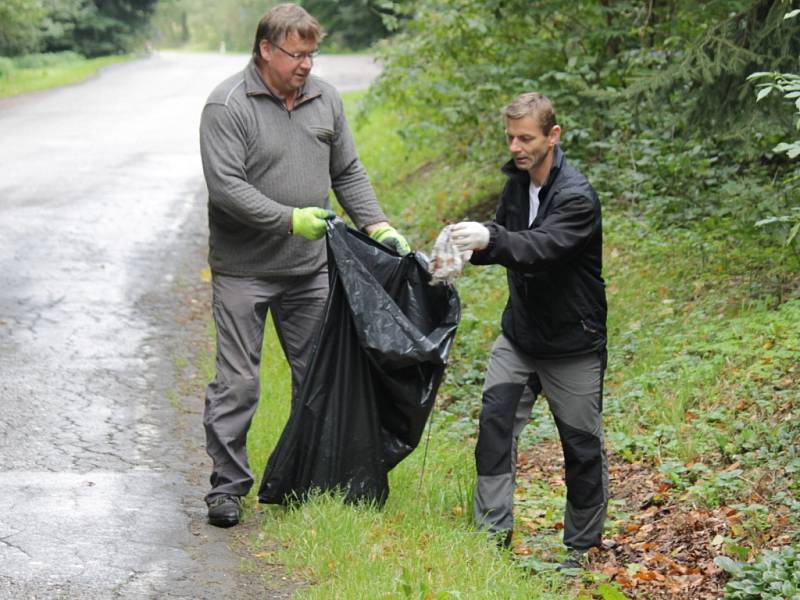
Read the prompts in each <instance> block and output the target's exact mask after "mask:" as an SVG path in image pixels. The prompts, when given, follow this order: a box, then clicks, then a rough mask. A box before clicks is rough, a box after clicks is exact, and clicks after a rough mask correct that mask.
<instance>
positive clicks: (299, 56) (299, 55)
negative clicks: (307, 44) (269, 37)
mask: <svg viewBox="0 0 800 600" xmlns="http://www.w3.org/2000/svg"><path fill="white" fill-rule="evenodd" d="M270 44H272V45H273V46H275V47H276V48H277V49H278V50H280V51H281V52H283V53H284V54H285V55H286V56H288V57H289V58H291V59H292V60H296V61H297V62H300V61H303V60H305V59H307V58H308V59H309V60H314V59H315V58H316V57H317V56H319V48H314V49H313V50H312V51H311V52H289V51H288V50H284V49H283V48H281V47H280V46H278V44H276V43H275V42H270Z"/></svg>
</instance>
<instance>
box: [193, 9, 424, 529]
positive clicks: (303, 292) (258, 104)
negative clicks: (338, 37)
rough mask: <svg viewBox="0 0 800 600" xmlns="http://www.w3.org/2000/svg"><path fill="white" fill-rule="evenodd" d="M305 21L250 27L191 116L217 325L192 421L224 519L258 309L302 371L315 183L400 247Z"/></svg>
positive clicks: (231, 501) (317, 256) (260, 320)
mask: <svg viewBox="0 0 800 600" xmlns="http://www.w3.org/2000/svg"><path fill="white" fill-rule="evenodd" d="M322 35H323V34H322V30H321V28H320V25H319V23H318V22H317V21H316V19H314V18H313V17H312V16H311V15H309V14H308V13H307V12H306V11H305V10H304V9H302V8H301V7H299V6H297V5H295V4H281V5H278V6H276V7H274V8H273V9H271V10H270V11H269V12H268V13H267V14H266V15H264V17H263V18H262V19H261V21H260V22H259V24H258V28H257V31H256V36H255V42H254V44H253V59H252V61H251V62H250V63H249V64H248V65H247V67H246V68H245V69H244V71H243V72H241V73H237V74H236V75H234V76H233V77H230V78H229V79H227V80H225V81H223V82H222V83H221V84H220V85H219V86H218V87H217V88H216V89H215V90H214V91H213V92H212V93H211V95H210V96H209V98H208V101H207V102H206V105H205V107H204V108H203V115H202V119H201V123H200V151H201V155H202V160H203V172H204V173H205V179H206V184H207V186H208V220H209V229H210V236H209V264H210V266H211V272H212V290H213V314H214V321H215V324H216V329H217V356H216V376H215V378H214V380H213V381H212V382H211V383H210V384H209V386H208V390H207V392H206V405H205V414H204V418H203V423H204V425H205V430H206V448H207V451H208V453H209V455H210V456H211V458H212V460H213V463H214V464H213V471H212V474H211V490H210V491H209V493H208V494H207V496H206V502H207V504H208V520H209V523H211V524H212V525H216V526H219V527H230V526H232V525H236V524H237V523H238V522H239V520H240V519H241V499H242V498H243V497H244V496H245V495H247V493H248V491H249V490H250V488H251V486H252V485H253V482H254V479H253V474H252V472H251V471H250V468H249V465H248V461H247V451H246V448H245V442H246V438H247V431H248V429H249V427H250V422H251V420H252V418H253V413H254V412H255V409H256V405H257V403H258V399H259V393H260V392H259V365H260V362H261V346H262V339H263V335H264V323H265V320H266V316H267V312H268V311H271V312H272V320H273V322H274V324H275V329H276V331H277V333H278V337H279V339H280V341H281V345H282V347H283V350H284V353H285V355H286V358H287V360H288V361H289V364H290V366H291V369H292V395H293V397H295V396H296V395H297V392H298V388H299V382H300V381H302V378H303V376H304V374H305V371H306V368H307V367H308V364H309V360H310V355H311V350H312V343H313V334H314V332H315V331H316V329H317V326H318V325H319V323H320V320H321V319H322V314H323V309H324V306H325V301H326V298H327V294H328V278H327V268H326V250H325V243H324V240H323V239H322V238H323V237H324V235H325V231H326V219H328V218H330V217H332V216H333V212H331V211H330V208H329V201H328V192H329V190H330V189H333V191H334V193H335V194H336V198H337V199H338V201H339V203H340V204H341V205H342V207H343V208H344V209H345V210H346V211H347V214H348V215H349V216H350V218H351V219H352V220H353V222H354V224H355V226H356V227H358V228H359V229H362V230H364V231H365V232H366V233H367V234H369V235H370V236H371V237H372V238H373V239H375V240H377V241H379V242H382V243H384V244H385V245H387V246H389V247H391V248H393V249H394V250H396V251H397V252H399V253H401V254H405V253H407V252H409V250H410V248H409V246H408V243H407V242H406V240H405V239H404V238H403V237H402V236H401V235H400V234H399V233H398V232H397V231H396V230H395V229H394V228H393V227H391V226H390V225H389V223H388V222H387V220H386V216H385V215H384V213H383V211H382V210H381V208H380V206H379V205H378V201H377V199H376V197H375V192H374V191H373V189H372V185H371V184H370V182H369V180H368V178H367V175H366V172H365V171H364V168H363V166H362V165H361V162H360V161H359V160H358V156H357V154H356V151H355V146H354V143H353V139H352V136H351V133H350V130H349V127H348V124H347V120H346V119H345V115H344V111H343V107H342V100H341V98H340V97H339V95H338V93H337V92H336V90H335V89H334V88H333V87H332V86H331V85H330V84H328V83H326V82H324V81H322V80H320V79H318V78H317V77H315V76H313V75H311V74H310V72H311V68H312V66H313V62H314V57H315V56H316V54H317V51H318V50H317V47H318V43H319V41H320V40H321V38H322Z"/></svg>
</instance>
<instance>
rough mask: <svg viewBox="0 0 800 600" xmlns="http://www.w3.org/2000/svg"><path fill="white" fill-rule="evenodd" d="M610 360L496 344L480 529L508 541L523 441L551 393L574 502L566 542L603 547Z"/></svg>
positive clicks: (481, 441)
mask: <svg viewBox="0 0 800 600" xmlns="http://www.w3.org/2000/svg"><path fill="white" fill-rule="evenodd" d="M604 371H605V357H604V356H601V355H599V354H597V353H591V354H583V355H580V356H572V357H567V358H557V359H538V358H532V357H530V356H528V355H526V354H524V353H523V352H521V351H520V350H519V349H518V348H516V347H515V346H514V345H513V344H512V343H511V342H510V341H509V340H508V339H507V338H506V337H505V336H503V335H501V336H500V337H498V338H497V340H496V341H495V343H494V346H493V347H492V351H491V357H490V359H489V368H488V371H487V374H486V381H485V383H484V388H483V399H482V403H483V406H482V410H481V416H480V431H479V434H478V443H477V445H476V447H475V460H476V464H477V469H478V481H477V486H476V489H475V502H474V516H475V520H476V522H477V523H478V526H479V527H481V528H482V529H485V530H487V531H489V532H492V533H496V534H498V537H503V536H504V535H505V534H507V533H508V532H510V531H511V530H512V529H513V526H514V519H513V501H514V489H515V487H516V478H515V477H516V467H517V440H518V438H519V435H520V433H521V432H522V430H523V428H524V427H525V424H526V423H527V421H528V419H529V418H530V413H531V409H532V408H533V404H534V402H535V401H536V397H537V395H538V394H539V393H541V392H544V395H545V397H546V398H547V402H548V405H549V407H550V411H551V413H552V414H553V417H554V419H555V422H556V427H557V428H558V433H559V437H560V439H561V447H562V450H563V452H564V467H565V479H566V484H567V502H566V510H565V516H564V544H565V545H566V546H568V547H570V548H575V549H578V550H584V549H587V548H590V547H592V546H598V545H600V542H601V540H602V534H603V524H604V522H605V518H606V508H607V505H608V464H607V462H606V453H605V444H604V436H603V376H604Z"/></svg>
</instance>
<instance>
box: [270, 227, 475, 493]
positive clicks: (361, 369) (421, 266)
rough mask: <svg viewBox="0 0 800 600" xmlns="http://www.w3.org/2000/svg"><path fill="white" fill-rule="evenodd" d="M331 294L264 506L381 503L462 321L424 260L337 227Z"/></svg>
mask: <svg viewBox="0 0 800 600" xmlns="http://www.w3.org/2000/svg"><path fill="white" fill-rule="evenodd" d="M327 242H328V272H329V279H330V296H329V298H328V303H327V306H326V309H325V316H324V319H323V323H322V325H321V328H320V331H319V333H318V337H317V340H316V346H315V348H314V351H313V356H312V359H311V364H310V365H309V370H308V375H307V377H306V379H305V380H304V381H303V382H302V383H301V387H300V391H299V397H298V398H297V399H296V400H295V404H294V406H293V407H292V411H291V414H290V415H289V421H288V422H287V424H286V428H285V429H284V431H283V433H282V435H281V438H280V440H279V441H278V444H277V446H276V447H275V450H274V451H273V453H272V455H271V456H270V458H269V461H268V463H267V467H266V469H265V471H264V477H263V479H262V481H261V487H260V489H259V491H258V499H259V501H260V502H262V503H268V504H286V503H288V502H291V501H294V500H302V499H303V498H304V497H305V496H306V495H307V494H308V493H309V492H311V491H315V490H320V491H327V490H337V491H339V492H341V493H343V494H344V496H345V498H346V499H347V500H349V501H353V502H360V501H376V502H377V503H379V504H382V503H383V502H385V500H386V498H387V497H388V494H389V483H388V477H387V473H388V472H389V470H390V469H392V468H393V467H394V466H396V465H397V464H398V463H399V462H400V461H401V460H403V459H404V458H405V457H406V456H408V455H409V454H410V453H411V452H412V451H413V450H414V448H416V446H417V444H418V443H419V441H420V438H421V437H422V433H423V430H424V428H425V424H426V422H427V419H428V416H429V414H430V412H431V409H432V407H433V403H434V400H435V398H436V392H437V390H438V388H439V384H440V382H441V380H442V376H443V375H444V369H445V365H446V361H447V354H448V352H449V350H450V346H451V345H452V343H453V338H454V337H455V333H456V327H457V326H458V321H459V318H460V310H461V309H460V305H459V301H458V295H457V293H456V291H455V288H453V287H452V286H450V285H437V286H431V285H429V281H430V279H431V276H430V274H429V273H428V270H427V265H426V261H425V259H424V257H422V256H419V255H417V254H415V253H411V254H408V255H406V256H403V257H401V256H398V255H397V254H396V253H395V252H393V251H392V250H389V249H387V248H386V247H385V246H383V245H382V244H379V243H378V242H375V241H373V240H372V239H370V238H369V237H368V236H366V235H364V234H362V233H359V232H358V231H355V230H353V229H349V228H347V227H346V226H345V224H344V222H343V221H341V220H340V219H336V220H334V221H333V222H331V223H330V224H329V225H328V233H327Z"/></svg>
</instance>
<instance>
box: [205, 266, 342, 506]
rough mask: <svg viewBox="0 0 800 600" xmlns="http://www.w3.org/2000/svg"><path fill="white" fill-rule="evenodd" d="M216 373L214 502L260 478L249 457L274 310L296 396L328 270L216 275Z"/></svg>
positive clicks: (210, 441) (210, 435)
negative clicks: (270, 275) (264, 276)
mask: <svg viewBox="0 0 800 600" xmlns="http://www.w3.org/2000/svg"><path fill="white" fill-rule="evenodd" d="M211 283H212V291H213V307H212V308H213V314H214V323H215V325H216V329H217V357H216V375H215V377H214V380H213V381H212V382H211V383H210V384H209V385H208V388H207V390H206V402H205V412H204V415H203V425H204V426H205V430H206V450H207V452H208V454H209V456H210V457H211V459H212V460H213V470H212V473H211V491H210V492H209V493H208V495H207V496H206V502H211V501H212V500H214V499H215V498H217V497H219V496H223V495H231V496H245V495H247V493H248V492H249V491H250V488H251V487H252V485H253V482H254V478H253V474H252V473H251V471H250V467H249V464H248V461H247V449H246V441H247V431H248V429H249V428H250V423H251V421H252V420H253V414H254V413H255V411H256V407H257V405H258V399H259V394H260V386H259V370H260V364H261V347H262V345H263V340H264V323H265V321H266V318H267V313H268V312H269V311H271V312H272V321H273V323H274V324H275V330H276V332H277V334H278V339H279V340H280V343H281V346H282V347H283V352H284V355H285V356H286V359H287V361H288V362H289V365H290V367H291V370H292V399H294V398H295V397H296V396H297V393H298V390H299V387H300V382H301V381H302V378H303V376H304V375H305V372H306V369H307V367H308V364H309V361H310V360H311V354H312V351H313V344H314V338H315V335H316V332H317V329H318V327H319V324H320V322H321V320H322V317H323V314H324V310H325V302H326V300H327V297H328V273H327V270H322V271H320V272H318V273H314V274H312V275H309V276H303V277H284V278H270V279H262V278H258V277H233V276H229V275H220V274H217V273H215V274H214V275H213V277H212V282H211Z"/></svg>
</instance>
